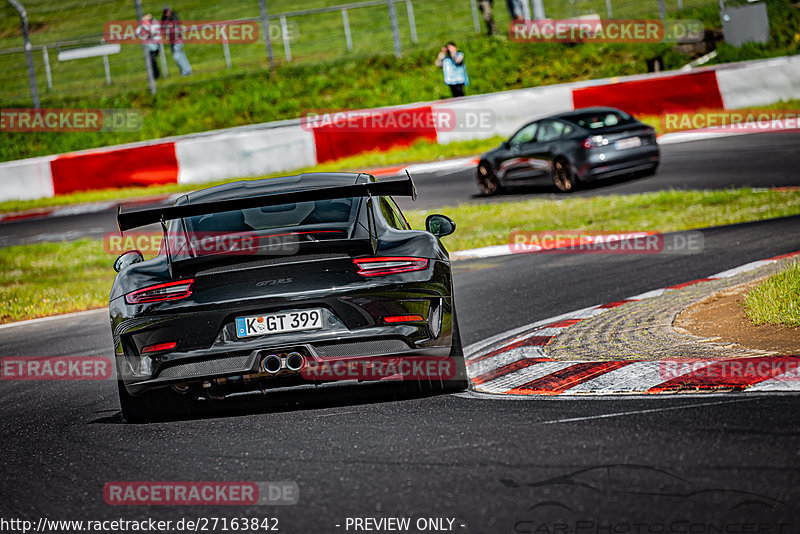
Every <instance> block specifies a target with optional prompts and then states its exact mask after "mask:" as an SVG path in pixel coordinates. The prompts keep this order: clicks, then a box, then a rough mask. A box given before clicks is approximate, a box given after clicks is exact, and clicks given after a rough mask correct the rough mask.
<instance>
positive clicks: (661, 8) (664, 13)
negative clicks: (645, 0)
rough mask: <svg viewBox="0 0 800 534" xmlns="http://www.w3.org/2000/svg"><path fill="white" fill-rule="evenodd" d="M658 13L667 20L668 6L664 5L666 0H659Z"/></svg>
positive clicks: (662, 18)
mask: <svg viewBox="0 0 800 534" xmlns="http://www.w3.org/2000/svg"><path fill="white" fill-rule="evenodd" d="M658 15H659V17H661V20H666V18H667V8H666V6H664V0H658Z"/></svg>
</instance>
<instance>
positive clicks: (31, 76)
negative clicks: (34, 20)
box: [8, 0, 39, 109]
mask: <svg viewBox="0 0 800 534" xmlns="http://www.w3.org/2000/svg"><path fill="white" fill-rule="evenodd" d="M8 3H9V4H11V6H12V7H13V8H14V9H16V10H17V13H19V19H20V24H22V40H23V41H24V43H25V61H26V62H27V63H28V80H29V81H30V83H31V97H32V98H33V107H34V108H35V109H39V87H38V86H37V85H36V68H35V67H34V66H33V53H32V52H31V48H32V47H31V39H30V37H29V36H28V13H27V12H26V11H25V6H23V5H22V4H20V3H19V2H17V0H8Z"/></svg>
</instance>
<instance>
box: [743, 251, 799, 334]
mask: <svg viewBox="0 0 800 534" xmlns="http://www.w3.org/2000/svg"><path fill="white" fill-rule="evenodd" d="M744 309H745V313H747V316H748V317H749V318H750V320H751V321H753V322H754V323H755V324H757V325H761V324H783V325H786V326H792V327H798V326H800V262H797V261H794V262H792V263H789V264H788V265H787V266H786V268H785V269H784V270H782V271H781V272H779V273H776V274H773V275H772V276H770V277H769V278H767V279H766V280H764V281H763V282H761V283H760V284H758V285H757V286H756V287H755V288H753V289H752V290H751V291H749V292H748V293H747V295H746V296H745V299H744Z"/></svg>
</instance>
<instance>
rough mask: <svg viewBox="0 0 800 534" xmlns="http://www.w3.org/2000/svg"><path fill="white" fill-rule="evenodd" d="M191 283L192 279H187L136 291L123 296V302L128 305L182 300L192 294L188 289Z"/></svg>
mask: <svg viewBox="0 0 800 534" xmlns="http://www.w3.org/2000/svg"><path fill="white" fill-rule="evenodd" d="M193 283H194V278H189V279H187V280H178V281H177V282H167V283H166V284H157V285H154V286H150V287H145V288H143V289H137V290H136V291H133V292H131V293H128V294H127V295H125V302H127V303H128V304H142V303H143V302H160V301H162V300H177V299H184V298H186V297H188V296H189V295H191V294H192V292H191V291H190V289H189V288H190V287H191V286H192V284H193Z"/></svg>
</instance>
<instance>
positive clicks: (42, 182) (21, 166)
mask: <svg viewBox="0 0 800 534" xmlns="http://www.w3.org/2000/svg"><path fill="white" fill-rule="evenodd" d="M51 159H53V158H52V157H51V156H44V157H40V158H30V159H20V160H17V161H7V162H4V163H2V164H0V201H1V200H33V199H36V198H48V197H52V196H53V175H52V173H51V172H50V160H51Z"/></svg>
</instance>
